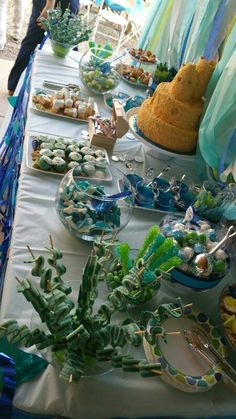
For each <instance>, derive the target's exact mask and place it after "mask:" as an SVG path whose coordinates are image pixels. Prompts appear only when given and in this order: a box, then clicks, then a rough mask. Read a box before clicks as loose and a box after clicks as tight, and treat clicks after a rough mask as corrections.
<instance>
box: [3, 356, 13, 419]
mask: <svg viewBox="0 0 236 419" xmlns="http://www.w3.org/2000/svg"><path fill="white" fill-rule="evenodd" d="M0 376H1V380H0V381H1V382H0V417H1V418H2V419H3V418H4V419H11V411H12V401H13V397H14V395H15V389H16V370H15V362H14V361H13V359H12V358H10V357H9V356H7V355H5V354H3V353H0Z"/></svg>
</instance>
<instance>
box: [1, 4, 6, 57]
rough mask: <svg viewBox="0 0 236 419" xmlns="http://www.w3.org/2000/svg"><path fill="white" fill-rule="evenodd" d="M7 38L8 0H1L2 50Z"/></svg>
mask: <svg viewBox="0 0 236 419" xmlns="http://www.w3.org/2000/svg"><path fill="white" fill-rule="evenodd" d="M6 40H7V0H0V51H2V50H3V49H4V47H5V44H6Z"/></svg>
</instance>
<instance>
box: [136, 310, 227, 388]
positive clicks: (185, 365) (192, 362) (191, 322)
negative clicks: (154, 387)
mask: <svg viewBox="0 0 236 419" xmlns="http://www.w3.org/2000/svg"><path fill="white" fill-rule="evenodd" d="M162 326H163V327H164V328H165V330H166V332H171V331H179V332H181V333H180V334H179V335H173V336H170V335H169V336H167V343H165V342H164V340H163V339H162V338H158V341H157V344H156V346H155V347H154V346H151V345H150V344H149V343H148V342H147V340H146V339H144V340H143V345H144V351H145V354H146V357H147V360H148V362H159V363H160V364H161V367H162V375H161V377H162V379H163V380H164V381H166V382H167V383H168V384H170V385H171V386H173V387H175V388H177V389H179V390H181V391H185V392H188V393H198V392H204V391H208V390H210V389H211V388H212V387H213V386H215V385H216V384H217V383H218V382H219V381H221V380H222V375H221V370H220V368H219V366H218V365H217V363H209V362H208V361H206V360H205V359H204V357H203V356H202V355H201V354H199V353H197V352H195V351H193V350H192V349H191V348H190V346H189V344H188V343H187V340H186V338H185V337H184V330H186V329H190V328H191V327H195V328H196V327H197V328H198V329H200V330H202V331H203V332H204V333H205V334H207V335H208V338H209V341H210V342H211V343H212V345H213V346H214V347H215V349H217V351H218V352H219V353H220V354H221V355H222V356H223V357H224V358H225V357H226V355H227V349H226V346H225V343H224V339H223V338H222V337H221V333H220V331H219V329H218V328H217V327H215V326H214V325H213V324H212V323H211V321H210V320H209V318H208V316H207V315H206V314H204V313H195V312H192V313H190V314H187V315H184V316H182V317H180V318H173V317H170V318H167V319H166V320H165V321H164V322H163V323H162ZM173 348H174V350H173Z"/></svg>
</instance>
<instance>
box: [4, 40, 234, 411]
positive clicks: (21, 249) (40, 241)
mask: <svg viewBox="0 0 236 419" xmlns="http://www.w3.org/2000/svg"><path fill="white" fill-rule="evenodd" d="M78 62H79V53H77V52H74V51H72V52H71V53H70V55H69V56H68V57H67V58H65V59H59V58H57V57H55V56H54V55H53V54H52V53H51V51H50V49H49V48H48V47H46V49H45V50H42V51H37V53H36V56H35V60H34V64H33V69H32V73H33V75H32V82H31V89H33V88H35V87H42V82H43V80H44V79H46V80H52V81H59V82H63V83H79V84H81V88H82V91H83V92H84V93H85V94H86V95H88V96H91V93H90V92H89V91H88V90H87V89H86V88H85V87H84V86H83V85H82V83H81V82H80V79H79V73H78ZM118 90H121V91H125V92H127V93H129V94H131V95H134V94H141V95H142V94H143V95H145V90H141V89H136V90H134V88H133V87H132V86H130V85H128V84H126V83H124V82H121V83H120V85H119V87H118ZM96 102H97V104H98V108H99V112H100V113H101V114H102V116H109V115H110V114H111V113H110V112H109V110H108V109H107V108H106V107H105V106H104V103H103V98H102V97H101V96H97V97H96ZM9 113H10V111H9ZM83 129H87V124H86V123H78V122H75V121H65V120H63V119H58V118H55V117H50V116H46V115H41V114H37V113H35V111H33V110H31V109H30V105H29V107H28V114H27V124H26V135H25V137H26V138H25V143H24V152H23V163H22V167H21V175H20V180H19V189H18V197H17V206H16V214H15V221H14V229H13V235H12V241H11V247H10V253H9V262H8V267H7V272H6V276H5V282H4V289H3V296H2V305H1V319H2V320H3V319H4V320H5V319H9V318H16V319H17V320H18V321H19V322H20V323H26V324H29V325H30V324H32V309H31V305H30V304H29V303H28V302H27V301H26V300H25V298H24V296H23V295H22V294H18V293H17V290H16V280H15V277H16V276H17V277H19V278H25V277H26V275H28V277H29V271H30V266H29V265H27V264H24V263H23V261H24V260H27V259H28V256H29V255H28V252H27V249H26V245H30V247H31V248H32V250H33V252H34V253H35V254H45V255H46V250H45V248H44V245H47V244H48V241H49V234H51V235H52V237H53V241H54V243H55V245H56V246H57V247H59V248H60V249H61V250H62V252H63V254H64V259H63V262H64V263H65V264H66V265H67V268H68V272H67V274H66V278H65V279H66V280H68V281H74V282H73V283H75V286H76V287H77V289H78V286H79V283H80V279H81V273H82V268H83V266H84V263H85V261H86V257H87V255H88V253H89V251H90V249H91V243H88V242H84V241H81V240H78V239H75V238H74V237H72V236H71V235H70V233H69V232H68V231H67V230H66V229H65V227H64V226H63V225H62V224H61V222H60V220H59V218H58V216H57V214H56V210H55V195H56V191H57V188H58V185H59V182H60V180H61V177H60V176H55V175H52V174H49V173H43V172H37V171H32V169H30V168H29V167H27V164H26V155H27V135H29V133H44V134H52V135H58V136H65V137H70V138H79V137H80V131H81V130H83ZM121 153H122V154H123V153H126V154H129V155H133V156H135V155H137V154H139V155H142V156H143V157H144V163H143V164H142V165H140V164H138V163H136V165H137V168H142V170H143V172H145V170H147V168H150V167H153V168H154V169H155V172H156V173H158V172H159V171H160V170H161V169H162V168H163V166H164V165H165V164H167V162H166V161H164V160H161V159H160V158H154V157H153V155H152V153H147V152H146V151H145V150H144V148H143V146H142V144H141V143H140V142H139V141H138V140H136V139H135V140H130V139H127V138H126V137H123V139H120V140H118V141H117V145H116V147H115V149H114V151H113V154H121ZM160 157H161V155H160ZM168 163H170V164H171V165H172V167H173V171H174V173H175V176H178V175H179V176H180V175H182V174H183V173H185V174H186V175H187V176H188V178H189V179H191V180H196V179H197V172H198V166H197V164H196V162H195V160H194V158H191V159H189V161H186V160H181V159H178V158H174V159H172V160H170V161H168ZM112 164H114V165H118V167H120V168H121V169H125V166H124V164H122V163H113V162H112ZM116 167H117V166H116ZM162 216H163V214H159V213H158V212H148V211H145V210H142V209H135V210H134V213H133V216H132V219H131V221H130V222H129V224H128V225H127V226H126V228H125V229H124V230H123V231H122V232H121V233H120V234H119V239H120V240H124V241H128V242H129V244H130V246H131V248H137V247H138V246H139V245H140V244H141V243H142V241H143V239H144V237H145V234H146V232H147V230H148V228H149V227H151V226H152V225H153V224H155V223H158V222H159V221H160V219H161V218H162ZM231 275H232V274H231ZM75 280H76V281H75ZM227 280H233V278H229V277H228V278H227ZM33 281H34V282H35V278H34V279H33ZM224 283H225V280H224V281H223V282H222V284H220V285H219V286H218V287H216V288H215V289H214V290H212V291H209V292H204V293H199V292H198V293H195V292H193V291H191V290H190V289H189V290H187V289H185V288H182V287H181V286H179V287H178V286H170V285H169V284H167V283H166V284H165V283H162V285H161V289H160V291H159V292H158V294H157V296H156V297H155V300H154V301H152V304H153V305H154V306H155V304H157V303H158V304H160V303H162V302H168V301H173V300H174V299H175V298H176V297H177V296H181V297H183V299H184V301H186V303H189V302H192V303H194V304H196V308H197V309H199V310H204V311H205V312H206V313H207V314H209V315H210V316H211V317H212V318H213V319H215V320H216V321H218V320H217V310H218V298H219V293H220V291H221V289H222V287H223V286H224ZM105 293H106V291H105V288H104V289H102V290H101V295H100V296H99V301H100V302H101V300H102V299H103V297H104V296H105ZM173 350H174V348H173ZM14 405H15V406H16V407H18V408H19V409H22V410H25V411H28V412H31V413H41V414H57V415H62V416H63V415H64V416H66V417H69V418H74V419H94V418H96V419H109V418H114V417H124V416H126V417H130V418H133V417H141V416H157V417H158V416H166V417H170V416H184V417H191V418H194V417H201V418H202V417H206V416H207V417H209V416H219V417H222V418H225V417H226V416H227V415H228V416H230V415H232V417H236V416H235V415H236V404H235V395H234V394H233V393H232V392H231V391H230V390H229V389H228V388H227V387H226V386H225V385H224V384H223V383H220V384H217V385H216V386H215V387H214V388H213V389H212V390H211V391H210V392H205V393H198V394H187V393H183V392H181V391H179V390H177V389H174V388H172V387H170V386H169V385H168V384H166V383H165V382H163V381H162V380H161V379H160V378H156V377H155V378H148V379H144V378H141V377H140V376H139V375H138V374H135V373H123V372H122V371H120V370H119V369H117V370H113V371H111V372H109V373H107V374H104V375H97V374H96V371H95V372H94V375H92V376H91V377H86V378H82V379H81V381H80V382H79V383H78V384H74V383H72V384H68V383H67V382H64V381H63V380H61V379H59V378H58V370H57V369H56V368H54V367H53V366H51V365H49V366H48V367H47V369H46V370H45V371H44V372H43V374H42V375H40V376H39V377H36V379H34V380H32V381H31V382H28V383H26V384H23V385H21V386H20V387H19V388H18V389H17V391H16V395H15V398H14Z"/></svg>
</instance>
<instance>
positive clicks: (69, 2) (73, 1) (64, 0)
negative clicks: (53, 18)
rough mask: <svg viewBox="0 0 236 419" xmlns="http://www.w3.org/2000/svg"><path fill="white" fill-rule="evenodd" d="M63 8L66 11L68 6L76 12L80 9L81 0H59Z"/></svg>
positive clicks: (72, 11)
mask: <svg viewBox="0 0 236 419" xmlns="http://www.w3.org/2000/svg"><path fill="white" fill-rule="evenodd" d="M58 3H60V4H61V8H62V10H63V11H64V10H65V9H66V8H69V9H70V10H71V13H73V14H76V13H78V11H79V0H58Z"/></svg>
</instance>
